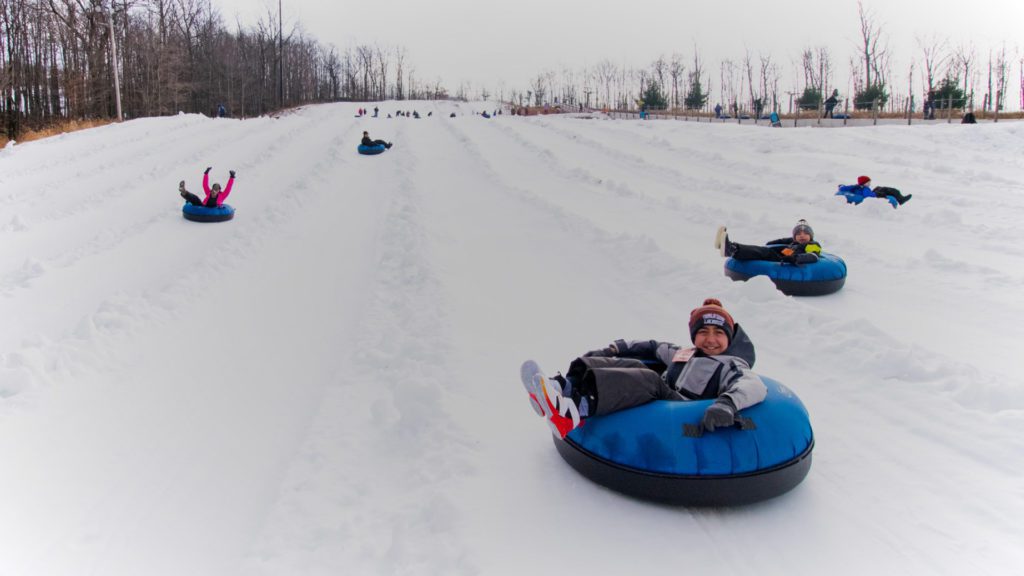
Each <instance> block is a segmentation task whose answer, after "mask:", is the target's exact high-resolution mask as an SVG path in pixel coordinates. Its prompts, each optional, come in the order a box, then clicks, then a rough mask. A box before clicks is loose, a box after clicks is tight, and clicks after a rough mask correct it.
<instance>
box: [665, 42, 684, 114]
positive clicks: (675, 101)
mask: <svg viewBox="0 0 1024 576" xmlns="http://www.w3.org/2000/svg"><path fill="white" fill-rule="evenodd" d="M685 72H686V67H685V66H684V65H683V57H682V55H681V54H678V53H676V54H672V60H671V62H670V63H669V68H668V74H669V77H670V78H672V108H678V107H679V83H680V81H682V79H683V74H684V73H685Z"/></svg>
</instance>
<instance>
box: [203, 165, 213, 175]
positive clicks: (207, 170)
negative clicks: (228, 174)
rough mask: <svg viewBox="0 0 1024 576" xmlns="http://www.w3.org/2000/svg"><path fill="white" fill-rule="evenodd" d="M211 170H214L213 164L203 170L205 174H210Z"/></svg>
mask: <svg viewBox="0 0 1024 576" xmlns="http://www.w3.org/2000/svg"><path fill="white" fill-rule="evenodd" d="M210 170H213V166H207V167H206V170H203V174H209V173H210Z"/></svg>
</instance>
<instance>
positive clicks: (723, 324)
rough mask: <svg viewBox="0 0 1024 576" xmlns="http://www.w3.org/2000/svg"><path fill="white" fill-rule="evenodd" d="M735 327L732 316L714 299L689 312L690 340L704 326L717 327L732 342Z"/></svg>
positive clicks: (709, 299)
mask: <svg viewBox="0 0 1024 576" xmlns="http://www.w3.org/2000/svg"><path fill="white" fill-rule="evenodd" d="M735 325H736V323H735V322H733V319H732V316H730V315H729V313H728V312H726V311H725V308H723V307H722V303H721V302H720V301H718V300H717V299H715V298H708V299H707V300H705V301H704V304H703V305H702V306H701V307H700V308H694V310H693V311H692V312H690V340H693V339H695V338H696V337H697V332H698V331H699V330H700V329H701V328H703V327H704V326H718V327H719V328H721V329H722V330H724V331H725V333H726V335H727V336H728V337H729V341H730V342H732V334H733V328H734V327H735Z"/></svg>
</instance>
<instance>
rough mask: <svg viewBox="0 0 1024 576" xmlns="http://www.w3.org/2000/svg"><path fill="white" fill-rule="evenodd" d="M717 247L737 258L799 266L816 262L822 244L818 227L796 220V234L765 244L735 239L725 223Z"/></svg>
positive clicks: (724, 254)
mask: <svg viewBox="0 0 1024 576" xmlns="http://www.w3.org/2000/svg"><path fill="white" fill-rule="evenodd" d="M715 248H717V249H718V250H719V252H720V253H721V254H722V256H724V257H726V258H733V259H735V260H767V261H769V262H785V263H787V264H797V265H799V264H813V263H815V262H817V261H818V255H819V254H821V244H818V243H817V242H815V241H814V229H812V228H811V225H810V224H808V223H807V220H800V221H798V222H797V223H796V226H794V227H793V235H792V237H790V238H779V239H777V240H771V241H770V242H766V245H765V246H755V245H753V244H739V243H737V242H732V241H731V240H729V234H728V229H727V228H726V227H725V226H722V227H720V228H719V229H718V234H717V235H716V236H715Z"/></svg>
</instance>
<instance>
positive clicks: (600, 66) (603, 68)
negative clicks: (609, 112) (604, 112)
mask: <svg viewBox="0 0 1024 576" xmlns="http://www.w3.org/2000/svg"><path fill="white" fill-rule="evenodd" d="M616 72H617V71H616V66H615V64H613V63H612V61H611V60H602V61H600V62H598V63H597V65H596V66H595V67H594V74H595V76H596V78H597V81H598V83H599V85H601V86H603V87H604V105H605V106H607V107H611V106H612V82H614V81H615V76H616Z"/></svg>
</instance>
